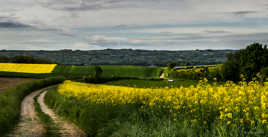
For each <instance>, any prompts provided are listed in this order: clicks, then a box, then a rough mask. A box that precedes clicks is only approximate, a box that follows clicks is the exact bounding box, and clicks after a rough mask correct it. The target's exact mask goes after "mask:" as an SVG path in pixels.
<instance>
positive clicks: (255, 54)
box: [222, 43, 268, 81]
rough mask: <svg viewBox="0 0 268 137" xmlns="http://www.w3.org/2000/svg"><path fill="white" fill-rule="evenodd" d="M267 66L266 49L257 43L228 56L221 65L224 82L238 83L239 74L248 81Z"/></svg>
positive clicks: (267, 54)
mask: <svg viewBox="0 0 268 137" xmlns="http://www.w3.org/2000/svg"><path fill="white" fill-rule="evenodd" d="M267 66H268V49H267V46H266V45H265V46H263V45H262V44H259V43H254V44H251V45H249V46H248V47H247V48H246V49H243V50H240V51H239V52H237V53H234V54H229V55H228V57H227V61H226V62H225V63H224V64H223V72H222V73H223V77H224V79H225V80H232V81H238V80H239V78H240V74H243V75H244V76H245V78H246V79H247V80H248V81H250V80H251V79H252V78H253V77H255V76H256V74H257V73H258V72H260V71H261V69H262V68H264V67H267Z"/></svg>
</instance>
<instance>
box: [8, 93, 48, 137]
mask: <svg viewBox="0 0 268 137" xmlns="http://www.w3.org/2000/svg"><path fill="white" fill-rule="evenodd" d="M42 91H43V90H38V91H35V92H33V93H31V94H30V95H28V96H26V97H25V98H24V99H23V101H22V104H21V114H20V122H19V124H18V125H17V127H16V128H15V130H14V132H13V133H11V134H10V135H8V136H9V137H42V136H43V135H44V134H45V132H46V131H45V128H44V126H43V125H42V124H41V121H40V119H39V117H38V116H37V115H36V112H35V109H34V97H35V96H37V95H38V94H40V93H41V92H42Z"/></svg>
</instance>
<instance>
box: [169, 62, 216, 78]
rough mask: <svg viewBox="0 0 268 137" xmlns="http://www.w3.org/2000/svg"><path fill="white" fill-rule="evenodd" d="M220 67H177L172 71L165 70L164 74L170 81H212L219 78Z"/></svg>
mask: <svg viewBox="0 0 268 137" xmlns="http://www.w3.org/2000/svg"><path fill="white" fill-rule="evenodd" d="M220 67H221V65H210V66H209V65H208V66H206V65H201V66H191V67H177V68H174V69H171V70H170V69H167V70H166V73H167V76H168V78H171V79H180V80H184V79H188V80H200V79H203V78H208V79H210V80H212V79H213V78H215V77H216V78H219V79H220V76H219V74H218V70H219V69H220Z"/></svg>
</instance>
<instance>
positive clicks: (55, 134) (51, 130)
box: [34, 94, 60, 137]
mask: <svg viewBox="0 0 268 137" xmlns="http://www.w3.org/2000/svg"><path fill="white" fill-rule="evenodd" d="M39 96H40V94H39V95H38V96H36V97H34V108H35V112H36V113H37V116H38V117H39V118H40V120H41V122H42V124H43V125H44V127H45V129H46V134H45V136H44V137H60V133H59V129H58V128H57V126H56V125H55V123H54V122H53V121H52V119H51V118H50V117H49V116H48V115H47V114H45V113H44V112H43V111H42V110H41V107H40V105H39V103H38V101H37V99H38V97H39Z"/></svg>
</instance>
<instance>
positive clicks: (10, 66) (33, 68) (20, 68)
mask: <svg viewBox="0 0 268 137" xmlns="http://www.w3.org/2000/svg"><path fill="white" fill-rule="evenodd" d="M56 66H57V65H56V64H18V63H0V71H3V72H17V73H35V74H43V73H51V72H52V71H53V70H54V69H55V67H56Z"/></svg>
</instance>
